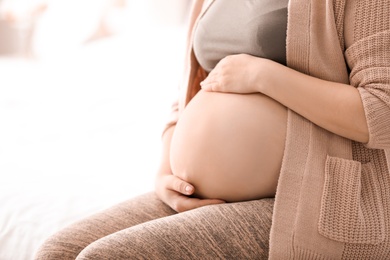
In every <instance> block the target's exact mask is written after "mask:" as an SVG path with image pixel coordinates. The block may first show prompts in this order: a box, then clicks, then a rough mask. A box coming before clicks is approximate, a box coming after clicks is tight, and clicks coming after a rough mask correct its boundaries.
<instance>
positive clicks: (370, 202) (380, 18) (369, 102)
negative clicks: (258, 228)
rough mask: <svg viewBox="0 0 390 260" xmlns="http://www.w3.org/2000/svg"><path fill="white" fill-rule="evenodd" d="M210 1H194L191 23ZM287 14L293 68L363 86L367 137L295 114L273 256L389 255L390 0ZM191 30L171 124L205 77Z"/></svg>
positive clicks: (315, 4) (298, 2) (309, 6)
mask: <svg viewBox="0 0 390 260" xmlns="http://www.w3.org/2000/svg"><path fill="white" fill-rule="evenodd" d="M211 2H212V0H209V1H207V0H206V1H202V0H196V1H195V4H194V6H193V10H192V17H191V19H190V26H191V28H194V27H195V26H194V25H196V22H197V20H198V19H199V17H200V16H201V15H202V12H204V10H206V9H207V8H208V6H209V5H210V3H211ZM288 13H289V16H288V30H287V64H288V66H289V67H291V68H294V69H296V70H298V71H301V72H303V73H306V74H309V75H312V76H315V77H318V78H321V79H325V80H329V81H337V82H343V83H347V84H348V83H349V84H351V85H353V86H355V87H357V88H358V90H359V92H360V95H361V98H362V102H363V105H364V109H365V114H366V118H367V123H368V127H369V142H368V143H367V144H361V143H357V142H353V141H351V140H347V139H345V138H342V137H340V136H338V135H335V134H332V133H330V132H328V131H326V130H324V129H322V128H320V127H318V126H316V125H314V124H313V123H311V122H309V121H308V120H306V119H305V118H303V117H301V116H300V115H298V114H296V113H294V112H293V111H291V110H290V111H289V112H288V124H287V125H288V126H287V127H288V129H287V138H286V139H287V140H286V148H285V154H284V158H283V163H282V169H281V174H280V179H279V183H278V188H277V194H276V200H275V206H274V215H273V224H272V228H271V237H270V259H276V260H279V259H283V260H284V259H359V260H361V259H375V260H378V259H390V173H389V162H390V2H389V0H348V1H347V0H290V2H289V7H288ZM192 32H193V30H190V33H189V43H190V44H189V45H188V53H187V63H186V64H187V66H186V69H185V74H184V82H183V84H182V88H181V92H180V93H181V94H180V97H179V99H178V102H177V103H175V104H174V106H173V113H172V119H171V121H170V123H169V124H168V127H169V126H170V125H173V124H175V122H176V121H177V119H178V118H179V116H180V113H181V111H183V109H184V107H185V105H186V104H187V103H188V102H189V100H190V99H191V98H192V97H193V96H194V95H195V94H196V92H197V91H198V90H199V82H200V81H201V80H202V79H204V77H205V76H206V73H205V72H204V71H203V70H202V69H201V68H200V66H199V63H198V62H197V61H196V59H195V56H194V53H193V51H192V48H191V47H192V46H191V42H192ZM313 87H315V86H313ZM319 94H320V93H319ZM253 225H256V223H253Z"/></svg>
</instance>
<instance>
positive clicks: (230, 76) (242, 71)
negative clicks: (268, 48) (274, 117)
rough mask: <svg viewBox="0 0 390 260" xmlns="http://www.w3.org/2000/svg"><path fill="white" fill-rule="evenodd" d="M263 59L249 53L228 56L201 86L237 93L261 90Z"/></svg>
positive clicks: (209, 89)
mask: <svg viewBox="0 0 390 260" xmlns="http://www.w3.org/2000/svg"><path fill="white" fill-rule="evenodd" d="M262 60H264V59H261V58H258V57H254V56H251V55H247V54H237V55H231V56H227V57H225V58H223V59H222V60H221V61H220V62H219V63H218V64H217V66H216V67H215V68H214V69H213V70H212V71H211V72H210V74H209V75H208V76H207V78H206V79H205V80H204V81H203V82H201V87H202V89H203V90H206V91H215V92H229V93H237V94H248V93H255V92H259V89H260V88H259V84H260V80H259V79H262V77H261V75H260V74H261V72H262Z"/></svg>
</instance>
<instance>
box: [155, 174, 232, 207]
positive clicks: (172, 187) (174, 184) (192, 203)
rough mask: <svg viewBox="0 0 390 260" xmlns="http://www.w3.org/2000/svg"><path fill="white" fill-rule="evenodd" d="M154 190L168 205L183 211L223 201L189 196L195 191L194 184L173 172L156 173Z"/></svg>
mask: <svg viewBox="0 0 390 260" xmlns="http://www.w3.org/2000/svg"><path fill="white" fill-rule="evenodd" d="M155 192H156V194H157V196H158V197H159V198H160V199H161V200H162V201H163V202H164V203H165V204H167V205H168V206H169V207H171V208H172V209H173V210H175V211H177V212H183V211H187V210H191V209H195V208H199V207H202V206H206V205H212V204H221V203H225V202H224V201H223V200H219V199H199V198H193V197H189V196H191V195H192V194H193V193H194V192H195V188H194V186H192V185H191V184H189V183H187V182H186V181H184V180H182V179H180V178H179V177H177V176H175V175H173V174H170V173H168V174H158V176H157V178H156V185H155Z"/></svg>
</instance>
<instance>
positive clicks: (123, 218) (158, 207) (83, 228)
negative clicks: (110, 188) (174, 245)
mask: <svg viewBox="0 0 390 260" xmlns="http://www.w3.org/2000/svg"><path fill="white" fill-rule="evenodd" d="M175 213H176V212H175V211H173V210H172V209H171V208H170V207H168V206H167V205H166V204H164V203H163V202H162V201H161V200H159V199H158V198H157V196H156V195H155V194H154V193H153V192H151V193H147V194H144V195H141V196H138V197H135V198H132V199H130V200H127V201H124V202H122V203H119V204H117V205H115V206H113V207H111V208H108V209H106V210H103V211H101V212H99V213H96V214H94V215H92V216H90V217H88V218H85V219H82V220H80V221H78V222H76V223H74V224H72V225H70V226H68V227H67V228H65V229H63V230H61V231H59V232H58V233H56V234H54V235H53V236H51V237H50V238H48V239H47V241H46V242H45V243H44V244H43V245H42V246H41V247H40V249H39V250H38V252H37V254H36V256H35V258H36V259H75V258H76V256H77V255H78V254H79V253H80V252H81V250H83V249H84V248H85V247H87V246H88V245H89V244H91V243H92V242H94V241H96V240H98V239H100V238H102V237H105V236H107V235H110V234H112V233H115V232H117V231H120V230H123V229H126V228H129V227H132V226H134V225H138V224H140V223H144V222H146V221H150V220H153V219H156V218H161V217H166V216H169V215H172V214H175Z"/></svg>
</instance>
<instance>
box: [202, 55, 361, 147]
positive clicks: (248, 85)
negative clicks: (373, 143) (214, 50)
mask: <svg viewBox="0 0 390 260" xmlns="http://www.w3.org/2000/svg"><path fill="white" fill-rule="evenodd" d="M201 85H202V88H203V89H205V90H208V91H221V92H233V93H255V92H260V93H263V94H265V95H267V96H269V97H271V98H273V99H275V100H276V101H278V102H279V103H281V104H283V105H284V106H286V107H288V108H290V109H291V110H293V111H295V112H296V113H298V114H300V115H301V116H303V117H305V118H307V119H308V120H310V121H311V122H313V123H315V124H317V125H318V126H321V127H322V128H324V129H327V130H328V131H330V132H333V133H335V134H338V135H340V136H343V137H346V138H349V139H352V140H355V141H358V142H362V143H366V142H368V127H367V121H366V118H365V114H364V109H363V104H362V100H361V98H360V94H359V91H358V90H357V89H356V88H354V87H352V86H350V85H346V84H341V83H335V82H330V81H325V80H321V79H318V78H315V77H312V76H308V75H306V74H303V73H300V72H298V71H295V70H293V69H290V68H288V67H286V66H283V65H281V64H279V63H276V62H273V61H271V60H267V59H262V58H258V57H253V56H250V55H246V54H239V55H232V56H228V57H227V58H225V59H223V60H222V61H221V62H220V63H219V64H218V65H217V67H216V68H215V69H214V70H213V71H212V72H211V73H210V74H209V76H208V78H207V79H206V80H205V81H203V82H202V84H201Z"/></svg>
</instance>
